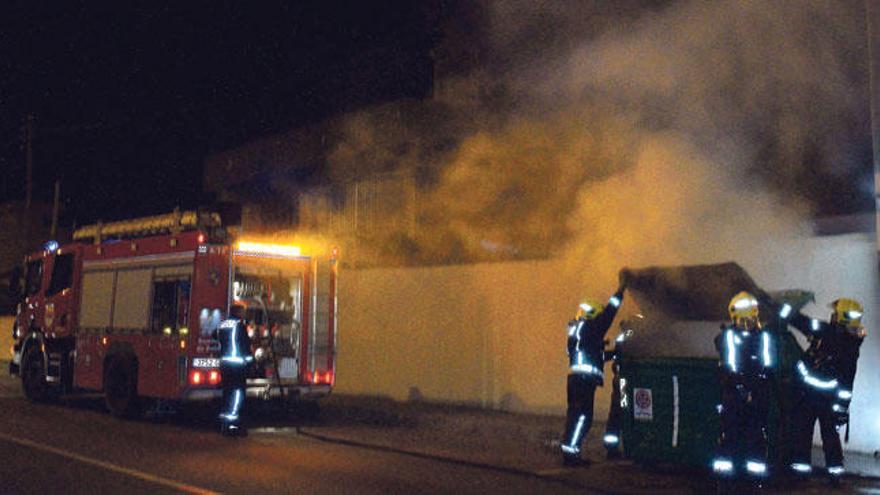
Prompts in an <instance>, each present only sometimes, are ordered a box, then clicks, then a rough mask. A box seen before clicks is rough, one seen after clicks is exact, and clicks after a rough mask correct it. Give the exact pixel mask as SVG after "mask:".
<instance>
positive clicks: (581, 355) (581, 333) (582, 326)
mask: <svg viewBox="0 0 880 495" xmlns="http://www.w3.org/2000/svg"><path fill="white" fill-rule="evenodd" d="M627 278H628V271H627V270H621V272H620V286H619V287H618V289H617V292H615V293H614V295H613V296H611V298H610V299H609V300H608V304H607V305H603V304H601V303H597V302H595V301H592V300H590V299H584V300H583V301H582V302H581V303H580V305H579V306H578V310H577V313H576V314H575V319H574V320H573V321H571V322H569V324H568V362H569V374H568V387H567V389H568V391H567V392H568V414H567V418H566V422H565V434H564V436H563V438H562V460H563V464H564V465H565V466H587V465H589V461H587V460H585V459H584V458H583V457H581V443H582V442H583V439H584V438H585V437H586V436H587V432H588V431H589V430H590V426H591V425H592V422H593V397H594V395H595V393H596V387H597V386H602V385H603V383H604V382H603V380H604V375H603V372H602V369H603V366H604V363H605V359H604V357H603V349H604V339H605V333H607V332H608V329H609V328H610V327H611V323H612V322H613V321H614V316H615V315H616V314H617V309H618V308H619V307H620V304H621V303H622V302H623V290H624V288H625V286H626V281H627Z"/></svg>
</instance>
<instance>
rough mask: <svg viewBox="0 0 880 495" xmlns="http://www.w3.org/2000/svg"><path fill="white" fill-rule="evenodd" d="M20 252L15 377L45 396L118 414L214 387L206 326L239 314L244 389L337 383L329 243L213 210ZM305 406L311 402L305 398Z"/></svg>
mask: <svg viewBox="0 0 880 495" xmlns="http://www.w3.org/2000/svg"><path fill="white" fill-rule="evenodd" d="M73 239H74V240H73V242H72V243H70V244H66V245H62V246H59V245H58V244H57V243H54V242H51V241H50V242H49V243H47V244H46V246H45V248H44V249H43V250H42V251H39V252H36V253H33V254H31V255H29V256H27V258H26V259H25V264H24V277H23V283H22V284H21V286H20V291H21V293H20V298H19V304H18V310H17V315H16V318H15V323H14V326H13V339H14V346H13V360H12V362H11V364H10V373H12V374H13V375H18V376H20V377H21V381H22V387H23V390H24V393H25V395H26V396H27V397H28V398H29V399H31V400H33V401H44V400H47V399H50V398H54V397H56V396H58V395H59V394H63V393H70V392H75V391H103V393H104V396H105V400H106V404H107V408H108V409H109V410H110V411H111V413H113V414H115V415H118V416H133V415H136V414H138V413H139V412H141V411H142V408H143V406H144V403H145V402H146V401H145V400H144V399H156V400H163V401H201V400H209V399H214V398H218V397H220V395H221V386H222V385H221V383H220V382H221V376H220V372H219V365H220V360H219V355H218V353H219V343H218V341H217V340H216V338H215V330H216V329H217V328H218V326H219V325H220V323H221V322H222V321H223V320H224V319H226V318H228V317H238V318H242V319H243V320H244V321H245V323H246V325H247V329H248V333H249V335H250V336H251V341H252V343H253V349H252V352H253V354H254V358H255V359H254V364H253V366H252V367H251V369H250V371H249V375H248V380H247V384H248V386H247V396H248V397H256V398H263V399H266V398H271V397H281V398H289V399H297V400H305V401H313V400H314V399H318V398H320V397H323V396H326V395H328V394H329V393H330V391H331V389H332V388H333V385H334V382H335V379H336V377H335V355H336V352H335V349H336V321H337V311H338V307H337V301H336V277H337V268H338V265H337V257H338V250H337V249H336V248H335V247H326V246H323V245H319V244H318V243H312V244H315V245H314V246H305V245H296V244H293V243H277V242H262V241H257V240H248V239H243V238H242V239H233V237H232V236H231V235H230V234H229V233H228V232H227V231H226V230H225V229H224V228H222V227H221V225H220V218H219V216H218V215H216V214H208V213H203V212H178V211H176V212H175V213H172V214H169V215H160V216H155V217H148V218H141V219H135V220H129V221H123V222H114V223H108V224H97V225H91V226H86V227H83V228H80V229H78V230H77V231H76V232H75V233H74V235H73ZM309 403H310V404H313V402H309Z"/></svg>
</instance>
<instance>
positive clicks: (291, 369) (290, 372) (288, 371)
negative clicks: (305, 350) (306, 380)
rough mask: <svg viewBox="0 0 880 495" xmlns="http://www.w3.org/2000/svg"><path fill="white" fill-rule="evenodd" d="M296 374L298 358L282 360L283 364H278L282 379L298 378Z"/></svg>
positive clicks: (279, 374)
mask: <svg viewBox="0 0 880 495" xmlns="http://www.w3.org/2000/svg"><path fill="white" fill-rule="evenodd" d="M296 374H297V366H296V358H292V357H286V358H281V362H280V363H278V376H280V377H281V378H296Z"/></svg>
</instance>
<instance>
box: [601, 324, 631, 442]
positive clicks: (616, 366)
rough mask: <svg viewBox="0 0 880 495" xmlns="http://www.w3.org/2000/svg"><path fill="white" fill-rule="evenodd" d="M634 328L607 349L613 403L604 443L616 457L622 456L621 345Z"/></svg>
mask: <svg viewBox="0 0 880 495" xmlns="http://www.w3.org/2000/svg"><path fill="white" fill-rule="evenodd" d="M631 333H632V330H625V331H621V332H620V335H618V336H617V338H616V339H614V347H613V348H612V349H606V350H605V361H611V372H612V376H613V378H612V379H611V404H610V405H609V406H608V421H606V422H605V435H604V436H603V437H602V443H603V444H604V445H605V452H606V457H607V458H608V459H616V458H618V457H620V421H621V415H622V413H623V411H622V405H621V402H620V347H621V344H623V342H624V341H625V340H626V337H627V336H628V335H629V334H631Z"/></svg>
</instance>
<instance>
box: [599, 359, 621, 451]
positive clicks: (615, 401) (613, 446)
mask: <svg viewBox="0 0 880 495" xmlns="http://www.w3.org/2000/svg"><path fill="white" fill-rule="evenodd" d="M622 413H623V411H622V410H621V407H620V374H619V373H617V370H616V369H615V371H614V378H613V379H612V380H611V404H610V405H609V407H608V422H607V423H605V436H604V437H603V439H602V441H603V443H604V444H605V448H606V449H607V450H608V451H609V452H610V451H615V452H616V451H617V450H618V449H619V448H620V420H621V415H622Z"/></svg>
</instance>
